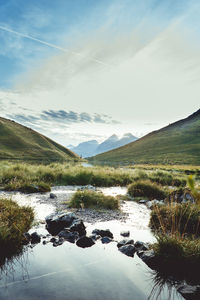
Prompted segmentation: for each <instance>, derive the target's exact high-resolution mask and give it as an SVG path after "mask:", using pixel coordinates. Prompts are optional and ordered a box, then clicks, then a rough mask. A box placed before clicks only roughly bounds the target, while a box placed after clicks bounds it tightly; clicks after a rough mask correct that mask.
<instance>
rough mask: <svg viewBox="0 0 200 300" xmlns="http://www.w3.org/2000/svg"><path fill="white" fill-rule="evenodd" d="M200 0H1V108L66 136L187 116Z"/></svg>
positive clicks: (139, 130)
mask: <svg viewBox="0 0 200 300" xmlns="http://www.w3.org/2000/svg"><path fill="white" fill-rule="evenodd" d="M198 2H199V1H195V0H173V1H172V0H144V1H141V0H57V1H51V0H39V1H35V0H29V1H27V0H7V1H5V0H0V78H1V79H0V105H1V108H2V109H1V111H2V113H1V115H2V116H5V117H9V118H13V119H15V120H16V121H19V122H20V123H22V124H24V125H27V126H29V127H32V128H34V129H37V130H38V131H41V132H43V133H44V134H46V135H48V136H50V137H52V138H54V139H55V140H57V141H58V142H61V143H63V144H65V145H67V144H69V143H78V142H81V141H84V140H87V139H90V138H91V139H93V138H97V139H99V140H101V139H103V138H106V137H107V136H108V135H111V134H113V133H117V134H119V135H120V134H123V133H125V132H132V133H133V134H135V135H143V134H145V133H147V132H149V131H152V130H154V129H157V128H159V127H162V126H164V125H167V124H168V123H171V122H173V121H175V120H177V119H179V118H183V117H186V116H187V115H188V114H190V113H192V112H193V111H195V110H196V109H198V108H199V96H200V89H199V87H198V86H199V84H198V82H199V78H200V68H199V62H200V57H199V47H200V46H199V45H200V43H199V39H200V36H199V35H200V34H199V25H200V24H199V23H200V20H199V13H200V4H199V3H198ZM9 30H10V31H9ZM12 31H14V32H12ZM20 34H21V35H20ZM23 35H26V38H25V37H24V36H23ZM28 37H30V38H28ZM32 38H34V39H36V40H32ZM38 40H39V41H38ZM40 41H41V42H40ZM45 43H48V45H47V44H45ZM49 44H50V45H49ZM172 106H173V108H174V109H173V110H172V109H171V107H172ZM47 116H48V118H47ZM73 118H74V119H73ZM119 124H120V125H119Z"/></svg>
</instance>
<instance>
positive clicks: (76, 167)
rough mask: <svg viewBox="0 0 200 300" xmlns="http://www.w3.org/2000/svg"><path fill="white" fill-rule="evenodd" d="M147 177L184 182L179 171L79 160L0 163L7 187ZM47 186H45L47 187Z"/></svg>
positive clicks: (118, 182)
mask: <svg viewBox="0 0 200 300" xmlns="http://www.w3.org/2000/svg"><path fill="white" fill-rule="evenodd" d="M141 180H149V181H151V182H153V183H155V184H157V183H158V184H159V185H163V186H167V185H174V186H184V185H185V182H186V180H185V178H184V176H183V175H181V176H178V175H177V174H173V173H172V174H170V172H158V171H153V172H152V171H143V170H137V169H122V168H112V167H100V166H98V167H97V166H95V167H83V166H81V165H80V164H69V163H63V164H61V163H51V164H48V165H42V164H39V165H37V164H28V163H11V162H1V163H0V185H1V186H2V187H4V188H6V189H8V190H20V189H21V190H23V186H38V187H39V186H41V185H44V184H48V185H49V186H52V185H88V184H91V185H94V186H107V187H109V186H126V185H128V184H130V183H133V182H136V181H141ZM48 189H49V188H47V191H48Z"/></svg>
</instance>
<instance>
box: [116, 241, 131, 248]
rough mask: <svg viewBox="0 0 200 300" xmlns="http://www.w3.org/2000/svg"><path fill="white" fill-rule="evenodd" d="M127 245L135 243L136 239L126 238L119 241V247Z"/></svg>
mask: <svg viewBox="0 0 200 300" xmlns="http://www.w3.org/2000/svg"><path fill="white" fill-rule="evenodd" d="M125 245H134V240H127V239H124V240H121V241H120V242H118V243H117V247H118V248H120V247H122V246H125Z"/></svg>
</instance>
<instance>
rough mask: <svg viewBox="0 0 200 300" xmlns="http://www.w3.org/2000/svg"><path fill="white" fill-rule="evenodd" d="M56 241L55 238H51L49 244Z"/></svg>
mask: <svg viewBox="0 0 200 300" xmlns="http://www.w3.org/2000/svg"><path fill="white" fill-rule="evenodd" d="M56 240H57V239H56V238H55V237H53V238H51V239H50V241H49V242H50V243H54V242H56Z"/></svg>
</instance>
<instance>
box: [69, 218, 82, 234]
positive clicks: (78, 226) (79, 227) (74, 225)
mask: <svg viewBox="0 0 200 300" xmlns="http://www.w3.org/2000/svg"><path fill="white" fill-rule="evenodd" d="M70 231H72V232H73V231H76V232H78V233H79V236H84V235H86V230H85V225H84V224H83V221H82V220H75V221H73V223H72V225H71V226H70Z"/></svg>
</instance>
